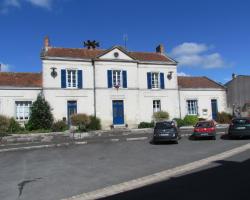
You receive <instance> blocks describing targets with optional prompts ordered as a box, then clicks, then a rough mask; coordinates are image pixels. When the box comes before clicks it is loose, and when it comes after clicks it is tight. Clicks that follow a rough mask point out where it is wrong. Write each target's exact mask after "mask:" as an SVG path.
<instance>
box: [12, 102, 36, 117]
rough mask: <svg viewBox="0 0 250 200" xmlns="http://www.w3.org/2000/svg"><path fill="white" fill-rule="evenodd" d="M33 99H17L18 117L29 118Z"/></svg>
mask: <svg viewBox="0 0 250 200" xmlns="http://www.w3.org/2000/svg"><path fill="white" fill-rule="evenodd" d="M31 104H32V102H31V101H16V119H17V120H20V121H23V120H29V117H30V107H31Z"/></svg>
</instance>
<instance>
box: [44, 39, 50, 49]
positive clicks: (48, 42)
mask: <svg viewBox="0 0 250 200" xmlns="http://www.w3.org/2000/svg"><path fill="white" fill-rule="evenodd" d="M49 47H50V41H49V36H45V38H44V48H45V49H46V50H47V49H48V48H49Z"/></svg>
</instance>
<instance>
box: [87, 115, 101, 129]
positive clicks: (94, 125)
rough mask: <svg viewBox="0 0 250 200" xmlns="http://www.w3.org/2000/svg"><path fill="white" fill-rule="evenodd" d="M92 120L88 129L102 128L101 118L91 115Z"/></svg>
mask: <svg viewBox="0 0 250 200" xmlns="http://www.w3.org/2000/svg"><path fill="white" fill-rule="evenodd" d="M89 119H90V122H89V124H87V127H86V128H87V130H101V128H102V127H101V120H100V119H99V118H98V117H95V116H92V115H91V116H89Z"/></svg>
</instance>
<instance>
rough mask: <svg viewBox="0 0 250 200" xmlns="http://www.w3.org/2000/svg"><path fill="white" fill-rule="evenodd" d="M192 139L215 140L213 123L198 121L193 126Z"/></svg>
mask: <svg viewBox="0 0 250 200" xmlns="http://www.w3.org/2000/svg"><path fill="white" fill-rule="evenodd" d="M192 137H193V138H195V139H196V138H204V137H205V138H211V139H213V140H216V127H215V124H214V122H213V121H200V122H197V123H196V125H195V126H194V130H193V134H192Z"/></svg>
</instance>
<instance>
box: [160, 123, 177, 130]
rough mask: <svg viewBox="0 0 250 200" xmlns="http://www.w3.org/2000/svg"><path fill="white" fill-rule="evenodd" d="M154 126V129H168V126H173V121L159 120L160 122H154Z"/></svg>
mask: <svg viewBox="0 0 250 200" xmlns="http://www.w3.org/2000/svg"><path fill="white" fill-rule="evenodd" d="M155 128H156V129H170V128H174V123H173V122H160V123H156V126H155Z"/></svg>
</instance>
